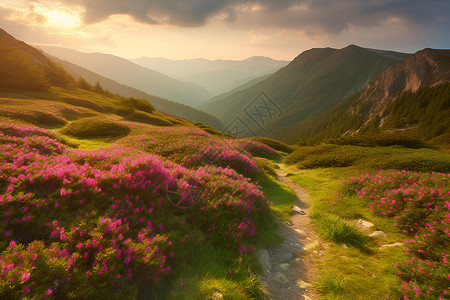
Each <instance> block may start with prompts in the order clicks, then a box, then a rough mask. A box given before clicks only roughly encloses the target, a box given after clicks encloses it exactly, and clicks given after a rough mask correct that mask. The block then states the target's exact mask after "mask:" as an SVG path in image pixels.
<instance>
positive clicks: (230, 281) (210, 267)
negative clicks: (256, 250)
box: [144, 243, 265, 299]
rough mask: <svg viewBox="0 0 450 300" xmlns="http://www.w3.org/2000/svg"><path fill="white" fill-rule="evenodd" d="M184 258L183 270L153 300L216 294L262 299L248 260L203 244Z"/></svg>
mask: <svg viewBox="0 0 450 300" xmlns="http://www.w3.org/2000/svg"><path fill="white" fill-rule="evenodd" d="M199 257H201V259H198V258H199ZM187 258H188V260H186V261H184V267H183V268H182V269H181V270H179V271H177V272H174V273H173V274H172V275H171V278H170V280H169V285H168V286H166V287H165V288H164V289H159V291H158V292H157V293H156V294H152V296H153V297H154V299H213V296H214V294H216V293H220V294H222V295H223V299H261V298H264V296H265V294H264V289H263V287H262V284H261V282H260V281H259V279H257V277H256V276H255V275H254V274H253V273H252V271H251V270H252V265H253V264H254V263H253V262H252V260H251V258H250V257H249V256H246V257H236V256H235V255H234V254H233V253H232V252H231V251H229V250H227V249H223V248H217V247H214V246H213V245H211V244H209V243H205V244H203V245H202V246H199V247H196V248H195V249H192V250H191V254H190V256H187ZM144 296H145V295H144ZM144 298H145V297H144Z"/></svg>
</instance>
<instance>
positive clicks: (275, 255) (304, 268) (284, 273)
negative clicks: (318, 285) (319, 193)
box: [257, 164, 323, 300]
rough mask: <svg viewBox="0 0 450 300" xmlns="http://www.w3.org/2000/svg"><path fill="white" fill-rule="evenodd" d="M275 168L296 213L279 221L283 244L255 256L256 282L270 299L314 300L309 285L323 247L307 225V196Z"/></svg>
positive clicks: (312, 229) (282, 167)
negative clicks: (293, 196)
mask: <svg viewBox="0 0 450 300" xmlns="http://www.w3.org/2000/svg"><path fill="white" fill-rule="evenodd" d="M279 166H280V170H276V172H277V179H278V181H280V182H282V183H284V184H286V185H288V186H289V187H290V188H291V189H292V190H293V191H294V193H295V194H296V196H297V199H296V206H297V207H298V208H299V209H298V210H297V212H294V211H293V212H292V216H291V219H290V221H289V222H282V221H281V220H280V221H279V222H280V227H279V228H278V233H279V235H280V236H281V237H282V238H283V240H284V241H283V243H282V244H280V245H279V246H277V247H273V248H268V249H261V250H260V251H259V252H258V253H257V255H258V260H259V262H260V264H261V266H262V268H263V272H264V274H261V275H260V278H261V280H262V281H263V283H264V284H265V285H266V287H267V289H268V291H269V292H270V293H271V294H272V297H273V299H283V300H284V299H286V300H290V299H301V300H308V299H314V298H316V297H317V295H316V294H315V293H314V291H313V290H312V289H311V286H310V285H311V283H312V281H313V280H314V278H315V276H316V268H315V265H314V261H315V260H318V259H320V258H321V256H322V253H321V252H322V251H321V247H323V244H322V243H321V242H320V240H319V239H318V237H317V234H316V232H315V230H314V228H313V226H312V224H311V219H310V217H309V205H308V203H309V201H310V199H309V194H308V192H307V191H306V190H305V189H303V188H302V187H300V186H299V185H297V184H295V183H293V182H292V181H291V180H290V179H289V178H288V177H286V175H287V173H286V171H284V169H285V166H284V165H281V164H280V165H279Z"/></svg>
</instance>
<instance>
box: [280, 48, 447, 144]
mask: <svg viewBox="0 0 450 300" xmlns="http://www.w3.org/2000/svg"><path fill="white" fill-rule="evenodd" d="M449 116H450V50H435V49H424V50H421V51H418V52H416V53H415V54H414V55H412V56H410V57H409V58H408V59H406V60H405V61H403V62H401V63H399V64H397V65H394V66H391V67H390V68H388V69H387V70H386V71H384V72H383V73H382V74H381V75H380V76H379V77H377V78H375V79H374V80H372V81H371V82H369V83H368V84H367V85H366V87H365V88H364V89H363V90H361V91H359V92H358V93H356V94H354V95H352V96H351V97H349V98H347V99H345V100H343V101H342V102H341V103H340V104H339V105H338V106H337V107H336V108H334V109H333V110H331V111H330V112H328V113H326V114H325V115H324V116H321V117H320V118H318V119H316V120H313V121H311V122H309V123H306V124H303V126H302V127H303V128H302V129H300V128H299V127H297V128H295V127H291V128H286V130H290V131H292V132H297V133H298V134H297V135H296V137H295V138H310V139H311V140H315V141H320V140H322V139H324V138H336V137H341V136H343V135H344V136H351V135H355V134H380V133H381V134H385V133H396V134H397V135H398V134H405V135H406V134H407V135H412V136H414V137H419V138H420V139H424V140H431V139H434V140H435V141H436V142H440V143H447V144H448V143H450V118H449Z"/></svg>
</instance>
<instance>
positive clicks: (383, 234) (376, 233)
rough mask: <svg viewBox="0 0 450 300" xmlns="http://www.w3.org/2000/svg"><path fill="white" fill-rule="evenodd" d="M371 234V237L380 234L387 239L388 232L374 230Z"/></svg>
mask: <svg viewBox="0 0 450 300" xmlns="http://www.w3.org/2000/svg"><path fill="white" fill-rule="evenodd" d="M369 236H370V237H377V236H379V237H382V238H385V239H387V236H386V233H384V232H383V231H374V232H372V233H371V234H370V235H369Z"/></svg>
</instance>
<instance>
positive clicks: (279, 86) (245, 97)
mask: <svg viewBox="0 0 450 300" xmlns="http://www.w3.org/2000/svg"><path fill="white" fill-rule="evenodd" d="M388 54H389V55H388ZM407 56H408V55H407V54H403V53H395V52H389V51H374V50H372V49H364V48H361V47H358V46H355V45H350V46H348V47H346V48H343V49H339V50H337V49H331V48H323V49H311V50H308V51H305V52H303V53H302V54H300V55H299V56H298V57H297V58H295V59H294V60H293V61H292V62H291V63H290V64H289V65H287V66H286V67H284V68H282V69H280V70H279V71H278V72H276V73H275V74H273V75H272V76H270V77H269V78H267V79H266V80H264V81H262V82H259V83H257V84H255V85H253V86H252V87H250V88H247V89H244V90H240V91H238V92H236V93H233V94H231V95H229V96H228V97H226V98H224V99H222V100H221V101H220V102H218V101H216V100H217V99H214V98H213V99H211V100H210V101H208V102H206V103H204V104H202V105H201V106H200V108H201V109H203V110H205V111H206V112H209V113H211V114H213V115H215V116H217V117H218V118H219V119H220V120H221V121H222V122H224V123H225V124H227V123H230V122H232V120H233V118H235V117H236V114H237V113H239V112H242V111H243V110H244V109H245V108H246V107H247V106H248V105H251V103H252V101H254V100H255V98H256V97H257V96H258V95H259V94H260V93H261V92H263V91H264V92H265V93H266V94H267V96H268V97H270V98H271V99H272V101H273V103H275V104H276V105H277V106H278V107H279V109H280V111H281V115H282V116H281V117H280V118H278V119H276V120H274V119H272V120H266V121H267V122H265V124H264V126H265V128H262V129H261V130H260V131H259V132H256V133H257V134H265V135H268V134H269V135H271V136H273V137H277V136H278V135H277V132H278V131H279V130H280V128H281V127H286V126H291V125H294V124H296V123H299V122H301V121H303V120H305V119H307V118H311V117H314V116H317V115H320V114H321V113H323V112H325V111H327V110H329V109H330V108H332V107H334V106H335V105H336V104H337V103H338V102H339V101H340V100H341V99H343V98H345V97H346V96H349V95H351V94H353V93H354V92H356V91H357V90H359V89H361V88H363V87H364V86H365V85H366V84H367V82H368V81H369V80H370V79H372V78H374V77H376V76H377V75H379V74H380V73H381V72H383V71H384V70H385V69H386V68H387V67H389V66H391V65H394V64H396V63H398V62H399V61H401V60H402V59H405V58H406V57H407ZM242 119H244V122H246V123H247V125H248V122H250V123H251V122H252V121H253V120H250V119H249V118H247V119H246V116H242ZM249 126H250V127H251V126H252V125H251V124H250V125H249ZM255 127H256V126H255Z"/></svg>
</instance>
